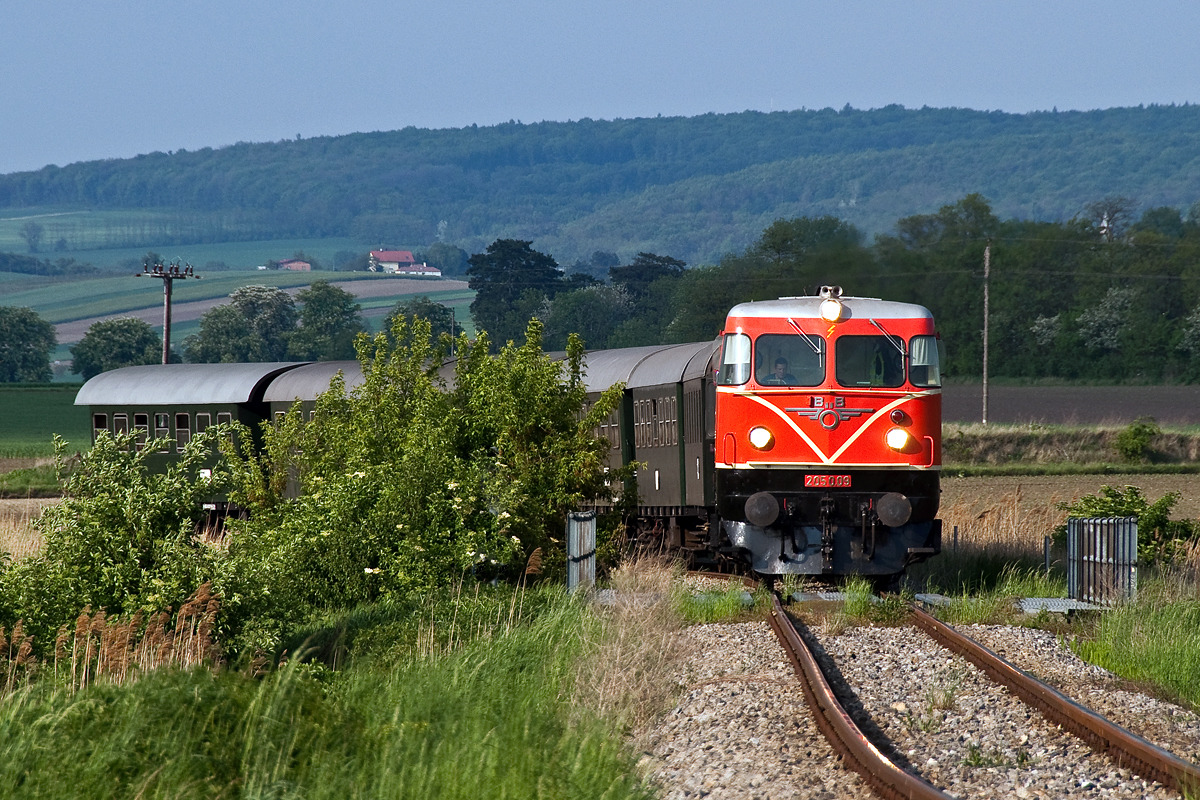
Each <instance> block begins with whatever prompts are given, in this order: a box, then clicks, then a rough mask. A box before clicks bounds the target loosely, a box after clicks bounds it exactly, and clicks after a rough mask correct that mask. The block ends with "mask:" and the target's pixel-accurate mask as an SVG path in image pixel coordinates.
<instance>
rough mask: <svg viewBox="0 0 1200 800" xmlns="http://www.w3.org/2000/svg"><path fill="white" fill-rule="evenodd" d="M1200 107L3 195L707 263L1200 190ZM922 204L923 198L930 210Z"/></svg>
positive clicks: (314, 148) (343, 164)
mask: <svg viewBox="0 0 1200 800" xmlns="http://www.w3.org/2000/svg"><path fill="white" fill-rule="evenodd" d="M1197 153H1200V107H1197V106H1190V105H1184V106H1149V107H1145V108H1118V109H1107V110H1101V111H1089V112H1064V113H1052V112H1034V113H1029V114H1006V113H1002V112H985V111H974V110H970V109H931V108H921V109H905V108H903V107H901V106H888V107H886V108H880V109H872V110H867V111H864V110H857V109H853V108H850V107H848V106H847V107H846V108H843V109H840V110H835V109H823V110H800V111H789V112H774V113H769V114H767V113H761V112H743V113H740V114H706V115H701V116H697V117H690V118H685V117H671V118H656V119H631V120H611V121H603V120H586V119H585V120H579V121H576V122H567V123H551V122H546V123H537V124H532V125H523V124H520V123H507V124H502V125H496V126H490V127H482V128H481V127H476V126H472V127H470V128H461V129H449V130H437V131H432V130H419V129H416V128H409V129H404V130H401V131H391V132H379V133H371V134H350V135H346V136H337V137H317V138H313V139H305V140H302V141H284V142H273V143H261V144H248V143H240V144H236V145H231V146H229V147H223V148H217V149H213V148H203V149H200V150H196V151H191V152H189V151H184V150H178V151H174V152H171V153H150V154H146V155H142V156H138V157H136V158H130V159H109V160H104V161H93V162H81V163H77V164H70V165H67V166H64V167H57V166H48V167H46V168H44V169H41V170H37V171H32V172H22V173H13V174H9V175H0V208H11V209H33V208H50V207H53V208H56V209H66V208H71V209H76V208H78V209H89V210H105V209H111V210H122V211H128V210H143V211H145V212H146V214H145V216H144V218H135V217H134V216H130V215H128V214H122V215H121V216H120V218H114V219H112V220H107V221H105V220H104V219H102V218H96V219H75V218H72V217H70V216H63V217H61V218H55V219H53V220H49V219H47V220H42V221H40V222H34V223H33V224H35V225H38V226H44V230H42V231H41V233H40V239H39V241H41V242H42V243H44V244H46V245H47V246H48V245H49V244H50V243H55V244H54V247H55V249H58V247H59V243H61V244H62V247H63V249H64V250H80V249H92V248H95V247H115V246H118V245H119V246H122V247H142V246H145V247H153V246H161V245H163V244H164V243H170V244H171V245H172V246H175V245H185V244H194V243H202V242H203V243H208V242H225V241H250V240H258V239H272V238H274V239H281V238H314V237H316V238H322V237H331V236H338V237H351V238H353V239H355V240H356V241H358V242H361V243H363V244H370V245H375V244H377V243H378V242H380V241H391V242H406V243H409V244H411V245H419V243H431V242H434V241H435V240H437V241H454V242H458V243H459V244H460V245H461V246H463V247H464V248H465V249H467V250H469V251H471V252H478V251H480V250H482V249H483V248H484V247H485V246H486V245H487V244H488V243H489V242H491V241H493V240H495V239H497V238H516V237H518V236H519V237H520V238H530V239H531V240H534V241H536V242H538V244H539V247H540V248H542V249H550V250H552V251H554V252H555V253H556V254H557V255H558V257H560V258H567V259H576V258H585V259H586V257H587V254H588V253H591V252H592V251H594V250H597V249H604V248H607V247H609V246H610V245H609V244H606V242H611V241H612V240H613V239H614V238H619V239H620V240H621V241H623V242H625V243H627V246H628V252H626V253H624V254H623V257H625V258H629V257H630V256H631V255H632V253H634V252H638V251H644V252H658V253H671V254H672V255H674V256H675V257H677V258H681V259H683V260H686V261H689V262H691V263H693V264H695V263H701V262H707V261H711V260H716V259H717V258H719V257H720V256H721V255H722V254H723V253H726V252H731V251H732V252H737V251H741V250H743V249H745V247H747V246H748V245H750V244H751V243H752V242H753V241H754V239H755V237H756V236H757V234H758V231H760V230H761V229H762V228H764V227H766V226H767V225H769V224H770V223H771V222H772V221H773V220H774V219H776V218H792V217H797V216H826V215H833V216H838V217H840V218H843V219H845V220H847V221H848V222H852V223H853V224H855V225H856V226H857V227H858V228H859V229H861V230H865V231H868V232H870V233H874V232H880V231H885V230H887V229H890V227H891V223H892V222H893V221H894V220H895V219H897V218H899V217H901V216H903V215H906V214H909V213H912V212H913V211H926V210H928V211H932V210H933V209H935V208H937V207H938V205H939V204H942V203H946V202H951V201H953V200H954V199H955V198H957V197H959V196H960V195H961V189H960V187H963V186H971V187H976V188H977V189H979V190H980V191H982V192H983V193H985V194H986V195H987V196H988V197H989V198H991V200H992V202H993V203H994V205H995V208H997V209H999V210H1000V213H1001V214H1002V215H1004V216H1023V217H1031V218H1034V219H1040V220H1065V219H1069V218H1071V217H1073V216H1075V215H1076V214H1078V213H1080V212H1081V211H1082V208H1083V206H1084V205H1085V204H1086V202H1087V201H1088V200H1090V199H1094V198H1095V197H1098V196H1102V195H1104V194H1106V193H1108V192H1112V191H1116V192H1120V193H1123V194H1127V195H1133V196H1138V197H1140V198H1142V200H1143V201H1144V202H1146V203H1148V204H1150V205H1153V206H1160V205H1179V206H1181V207H1184V206H1185V205H1186V203H1188V202H1191V201H1192V200H1194V199H1195V198H1196V197H1197V196H1200V182H1198V179H1197V178H1196V176H1195V174H1194V172H1193V171H1192V170H1190V169H1188V164H1190V163H1191V161H1193V160H1194V159H1195V157H1196V155H1197ZM913 198H920V201H919V202H920V205H919V206H916V207H914V205H913Z"/></svg>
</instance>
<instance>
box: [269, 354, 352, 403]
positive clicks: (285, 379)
mask: <svg viewBox="0 0 1200 800" xmlns="http://www.w3.org/2000/svg"><path fill="white" fill-rule="evenodd" d="M339 370H340V371H341V373H342V380H343V381H345V382H346V388H347V389H353V388H354V387H355V386H358V385H359V384H360V383H362V382H363V374H362V367H361V366H360V365H359V363H358V362H357V361H319V362H317V363H316V364H305V365H304V366H302V367H300V368H298V369H294V370H291V371H290V372H286V373H284V374H283V375H280V376H279V377H278V378H276V379H275V380H273V381H271V385H270V386H268V387H267V391H266V392H265V393H264V394H263V400H264V401H265V402H267V403H291V402H293V401H294V400H297V399H299V400H315V399H316V397H317V395H319V394H320V393H321V392H323V391H325V390H326V389H328V388H329V381H331V380H332V379H333V376H334V375H336V374H337V373H338V371H339Z"/></svg>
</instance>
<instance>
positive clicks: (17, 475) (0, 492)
mask: <svg viewBox="0 0 1200 800" xmlns="http://www.w3.org/2000/svg"><path fill="white" fill-rule="evenodd" d="M60 494H62V487H61V486H60V485H59V483H58V478H57V477H56V476H55V474H54V465H53V464H47V465H45V466H41V467H31V468H30V469H14V470H12V471H11V472H0V497H58V496H59V495H60Z"/></svg>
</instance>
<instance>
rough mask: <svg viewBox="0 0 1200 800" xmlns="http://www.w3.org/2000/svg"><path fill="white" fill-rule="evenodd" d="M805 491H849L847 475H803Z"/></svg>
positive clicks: (848, 477)
mask: <svg viewBox="0 0 1200 800" xmlns="http://www.w3.org/2000/svg"><path fill="white" fill-rule="evenodd" d="M804 488H805V489H849V488H850V476H849V475H805V476H804Z"/></svg>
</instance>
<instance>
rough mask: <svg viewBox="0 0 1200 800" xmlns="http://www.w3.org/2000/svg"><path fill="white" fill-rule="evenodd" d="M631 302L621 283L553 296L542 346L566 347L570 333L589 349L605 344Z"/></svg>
mask: <svg viewBox="0 0 1200 800" xmlns="http://www.w3.org/2000/svg"><path fill="white" fill-rule="evenodd" d="M633 309H634V303H633V301H632V300H631V299H630V297H629V294H628V293H627V292H626V291H625V289H624V287H622V286H615V287H614V286H588V287H585V288H582V289H576V290H575V291H573V292H563V293H562V294H560V295H558V296H557V297H555V298H554V301H553V303H552V304H551V306H550V315H549V317H548V318H547V320H546V346H547V347H548V348H550V349H551V350H564V349H566V346H567V342H568V341H569V339H570V337H571V335H572V334H575V335H578V336H579V338H580V339H581V340H582V341H583V343H584V344H585V345H587V347H588V349H589V350H599V349H602V348H605V347H607V346H608V340H609V337H610V336H612V334H613V332H614V331H616V329H617V326H618V325H620V324H621V323H622V322H623V321H624V320H626V319H627V318H628V317H629V315H630V313H632V311H633Z"/></svg>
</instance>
